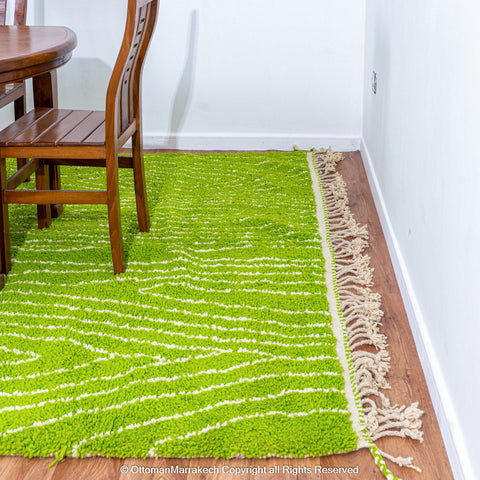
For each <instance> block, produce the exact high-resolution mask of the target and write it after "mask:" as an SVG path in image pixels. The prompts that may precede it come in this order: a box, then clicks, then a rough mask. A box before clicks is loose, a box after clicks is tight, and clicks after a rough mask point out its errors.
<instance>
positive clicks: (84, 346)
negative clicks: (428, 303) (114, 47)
mask: <svg viewBox="0 0 480 480" xmlns="http://www.w3.org/2000/svg"><path fill="white" fill-rule="evenodd" d="M309 155H310V157H309V160H308V161H307V154H306V153H305V152H283V153H279V152H275V153H242V154H213V153H212V154H181V153H178V154H155V155H147V156H146V171H147V172H148V174H147V177H148V180H147V183H148V194H149V204H150V213H151V218H152V227H151V230H150V232H149V233H139V232H138V227H137V222H136V212H135V202H134V196H133V180H132V173H131V172H130V171H127V170H121V172H120V182H121V198H122V202H121V203H122V223H123V234H124V241H125V252H126V259H127V268H128V270H127V272H126V273H125V274H122V275H119V276H116V277H115V276H114V275H113V273H112V266H111V257H110V245H109V236H108V224H107V216H106V208H105V207H104V206H85V205H76V206H65V210H64V213H63V214H62V216H61V218H59V219H56V220H54V221H53V222H52V226H51V227H50V228H49V229H46V230H42V231H39V230H37V228H36V211H35V207H32V206H25V205H13V206H10V218H11V238H12V257H13V259H14V262H13V268H12V271H11V273H10V274H9V275H8V277H7V278H6V285H5V288H4V289H3V291H1V292H0V455H23V456H27V457H38V456H41V457H47V456H56V457H57V458H59V459H60V458H63V457H64V456H74V457H83V456H87V455H103V456H116V457H122V458H123V457H147V456H158V457H201V456H206V457H222V458H231V457H234V456H245V457H255V458H259V457H266V456H279V457H305V456H321V455H327V454H332V453H339V452H350V451H354V450H357V449H359V448H364V447H367V448H370V449H371V451H372V453H374V456H375V457H376V461H377V462H378V463H379V464H380V465H381V468H382V470H384V464H383V462H382V460H381V459H380V457H379V454H378V452H377V451H376V450H375V447H374V445H373V442H372V437H373V436H372V434H371V432H369V431H368V430H367V428H366V423H365V414H366V413H368V411H364V410H363V408H362V401H361V395H360V393H361V392H359V390H358V388H357V384H356V380H355V378H356V377H355V372H356V367H355V364H354V362H353V361H352V354H351V351H350V348H349V340H348V335H347V328H346V324H345V319H344V318H343V315H342V312H341V308H340V299H339V289H338V287H337V279H336V275H337V274H336V271H335V262H334V260H335V256H334V248H333V246H332V244H331V242H330V238H329V236H330V233H329V225H328V221H327V219H326V218H325V217H322V214H323V212H325V209H328V208H330V207H329V205H328V201H326V200H325V192H324V191H323V192H322V191H320V189H319V186H318V182H319V177H318V176H317V173H316V171H314V169H313V161H312V158H313V156H312V155H311V154H309ZM317 163H318V162H317ZM93 172H94V173H93ZM103 182H104V174H103V172H102V171H101V170H99V171H98V172H97V171H92V169H82V168H62V188H64V189H68V188H69V186H70V188H85V189H101V188H103V187H104V185H103ZM312 184H313V186H314V188H312ZM27 188H28V185H27ZM315 189H316V190H317V191H316V192H315ZM322 232H323V234H322ZM385 472H386V474H389V473H388V472H387V471H386V470H385ZM385 472H384V473H385ZM391 478H394V477H393V476H392V477H391Z"/></svg>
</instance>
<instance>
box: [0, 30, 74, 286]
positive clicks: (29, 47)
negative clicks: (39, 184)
mask: <svg viewBox="0 0 480 480" xmlns="http://www.w3.org/2000/svg"><path fill="white" fill-rule="evenodd" d="M76 46H77V37H76V35H75V33H74V32H72V30H70V29H69V28H66V27H44V26H0V83H11V82H15V81H18V80H25V79H27V78H32V81H33V99H34V104H35V107H48V108H58V96H57V72H56V69H57V68H58V67H61V66H62V65H64V64H65V63H67V62H68V61H69V60H70V58H71V56H72V51H73V49H74V48H75V47H76ZM50 188H52V189H59V188H60V173H59V170H58V168H57V169H55V168H51V169H50ZM61 211H62V206H61V205H52V217H58V216H59V215H60V214H61ZM2 283H3V278H0V288H1V284H2Z"/></svg>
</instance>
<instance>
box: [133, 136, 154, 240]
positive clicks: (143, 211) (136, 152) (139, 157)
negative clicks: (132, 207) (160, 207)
mask: <svg viewBox="0 0 480 480" xmlns="http://www.w3.org/2000/svg"><path fill="white" fill-rule="evenodd" d="M132 157H133V179H134V183H135V201H136V204H137V218H138V227H139V229H140V231H141V232H148V231H149V230H150V214H149V212H148V202H147V188H146V186H145V167H144V165H143V142H142V132H141V130H140V129H139V128H138V127H137V131H136V132H135V133H134V134H133V136H132Z"/></svg>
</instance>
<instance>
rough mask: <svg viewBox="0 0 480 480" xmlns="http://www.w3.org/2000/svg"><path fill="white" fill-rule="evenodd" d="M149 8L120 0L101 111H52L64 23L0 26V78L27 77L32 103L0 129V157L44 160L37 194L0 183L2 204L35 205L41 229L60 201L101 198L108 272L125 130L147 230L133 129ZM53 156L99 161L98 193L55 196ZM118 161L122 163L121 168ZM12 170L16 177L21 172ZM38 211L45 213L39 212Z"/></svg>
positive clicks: (65, 44)
mask: <svg viewBox="0 0 480 480" xmlns="http://www.w3.org/2000/svg"><path fill="white" fill-rule="evenodd" d="M157 12H158V0H128V5H127V19H126V26H125V32H124V36H123V41H122V45H121V48H120V52H119V54H118V57H117V60H116V62H115V66H114V69H113V72H112V76H111V78H110V82H109V85H108V89H107V95H106V109H105V112H91V111H82V110H75V111H74V110H63V109H59V108H58V98H57V74H56V71H55V68H57V67H58V66H60V65H62V62H65V61H67V60H68V58H70V56H71V52H72V50H73V48H74V47H75V46H76V37H75V34H74V33H73V32H72V31H71V30H69V29H68V28H64V27H23V28H21V27H0V83H1V82H6V81H12V80H15V79H17V78H26V77H28V76H32V77H33V97H34V104H35V107H36V108H35V109H34V110H33V111H32V112H29V113H28V114H26V115H23V116H22V117H20V118H19V119H18V120H17V121H16V122H15V123H13V124H11V125H9V126H8V127H7V128H5V129H4V130H2V131H1V132H0V157H2V158H9V157H14V158H15V157H16V158H21V159H22V158H36V159H45V160H48V161H44V160H42V161H41V162H40V164H39V168H38V169H37V172H36V175H37V191H31V190H29V191H21V192H15V191H10V190H8V189H7V190H6V191H4V190H5V187H2V193H1V197H2V201H3V202H4V203H33V204H35V203H36V204H37V212H38V225H39V227H40V228H45V227H48V226H49V225H50V223H51V217H53V218H55V217H58V216H59V215H60V212H61V208H62V204H63V203H93V204H95V203H105V200H106V203H107V205H108V209H107V210H108V223H109V230H110V244H111V250H112V260H113V271H114V273H115V274H118V273H122V272H124V271H125V256H124V251H123V239H122V226H121V218H120V199H119V193H118V192H119V185H118V169H119V159H118V153H119V150H120V148H122V147H123V145H124V143H125V142H126V141H127V140H128V139H129V138H130V137H132V135H135V138H134V140H133V143H134V145H135V148H134V149H133V152H132V161H131V162H128V164H129V165H131V166H132V168H133V170H134V178H135V180H134V186H135V194H136V203H137V213H138V223H139V228H140V230H141V231H148V229H149V223H148V204H147V196H146V188H145V172H144V168H143V155H142V145H141V144H142V132H141V131H140V130H139V128H141V115H142V109H141V73H142V68H143V62H144V59H145V54H146V51H147V50H148V46H149V43H150V39H151V37H152V34H153V31H154V28H155V24H156V19H157ZM47 67H48V68H47ZM54 159H60V160H64V159H66V160H72V159H73V160H77V159H79V160H82V164H83V165H84V166H87V165H88V159H92V160H93V162H92V163H91V164H90V165H91V166H97V165H98V161H97V160H102V161H104V162H105V170H106V177H107V189H106V194H105V195H104V193H102V192H93V193H91V194H90V193H86V192H79V191H77V192H74V191H69V192H62V193H59V191H60V186H61V176H60V167H59V165H60V163H61V162H55V161H54ZM22 163H23V165H24V164H25V162H22ZM67 164H68V163H67ZM126 164H127V162H125V161H123V162H122V166H126ZM19 165H20V164H19ZM19 175H23V172H22V174H19ZM3 184H5V182H3ZM11 184H12V185H13V184H14V182H13V181H12V182H11ZM38 190H42V191H41V192H38ZM43 190H52V192H51V193H48V192H45V191H43ZM87 200H90V201H87ZM47 201H48V202H52V203H51V205H46V204H45V202H47ZM46 209H48V210H49V211H48V212H46ZM6 223H8V212H7V214H6V222H5V221H3V222H2V223H0V227H1V228H0V236H1V237H2V245H3V246H4V252H7V253H3V256H4V257H5V262H4V263H5V265H9V261H8V255H9V253H8V252H9V248H8V244H9V241H10V239H9V236H8V235H7V234H6V228H5V224H6ZM7 272H8V270H6V271H5V272H4V273H7Z"/></svg>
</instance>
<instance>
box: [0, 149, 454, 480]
mask: <svg viewBox="0 0 480 480" xmlns="http://www.w3.org/2000/svg"><path fill="white" fill-rule="evenodd" d="M345 157H346V158H345V160H344V161H343V162H341V163H340V165H339V170H340V173H341V174H342V175H343V178H344V179H345V181H346V183H347V185H348V191H349V198H350V204H351V205H350V206H351V209H352V212H353V213H354V215H355V217H356V219H357V221H359V222H360V223H366V224H367V225H368V228H369V232H370V248H369V251H368V253H369V255H370V256H371V264H372V266H373V267H374V268H375V272H374V282H375V290H376V291H378V292H379V293H381V295H382V297H383V311H384V312H385V317H384V321H383V329H382V331H383V332H384V333H385V334H386V335H387V337H388V341H389V345H390V347H389V352H390V355H391V358H392V369H391V372H390V375H389V381H390V383H391V385H392V390H391V391H388V392H387V394H388V396H389V397H390V398H391V399H392V401H393V402H394V403H399V404H401V403H402V404H403V403H405V404H409V403H412V402H414V401H418V402H419V403H420V407H421V408H422V409H423V410H424V411H425V414H424V416H423V419H422V420H423V430H424V434H425V441H424V442H423V444H420V443H419V442H416V441H413V440H408V439H407V440H404V439H397V438H389V439H383V440H381V441H379V442H378V446H379V447H380V448H382V449H383V450H385V451H387V452H389V453H391V454H394V455H403V456H410V455H412V456H413V457H414V459H415V461H416V463H417V464H418V465H420V466H421V468H422V470H423V473H422V474H419V473H417V472H415V471H413V470H410V469H407V468H403V469H402V468H400V467H398V466H396V465H391V463H390V462H388V461H387V463H388V464H389V466H390V467H391V468H392V469H393V471H394V472H395V473H397V474H398V475H400V476H401V477H402V478H403V480H437V479H439V480H453V476H452V473H451V469H450V466H449V463H448V459H447V456H446V452H445V448H444V445H443V441H442V438H441V435H440V431H439V428H438V424H437V421H436V418H435V414H434V411H433V407H432V404H431V401H430V395H429V393H428V389H427V386H426V383H425V379H424V375H423V371H422V368H421V365H420V361H419V358H418V355H417V352H416V349H415V344H414V340H413V337H412V334H411V331H410V327H409V324H408V319H407V317H406V314H405V309H404V306H403V302H402V299H401V296H400V291H399V289H398V285H397V282H396V279H395V273H394V271H393V267H392V264H391V261H390V257H389V254H388V250H387V245H386V242H385V238H384V235H383V232H382V228H381V225H380V222H379V219H378V215H377V212H376V210H375V205H374V202H373V198H372V195H371V192H370V189H369V185H368V181H367V177H366V174H365V171H364V168H363V164H362V160H361V157H360V153H359V152H354V153H347V154H345ZM50 462H51V460H50V459H32V460H31V459H23V458H16V457H0V478H2V479H3V478H6V479H7V478H8V479H11V480H24V479H27V478H31V479H33V478H35V479H37V478H38V479H40V478H41V479H48V480H60V479H61V480H100V479H102V480H107V479H108V480H138V479H142V480H150V479H151V480H154V479H155V480H158V479H162V480H170V479H172V480H217V479H218V480H220V479H221V480H254V479H255V480H269V479H272V480H273V479H276V480H278V479H280V480H294V479H295V480H313V479H315V480H316V479H319V478H322V479H324V480H325V479H328V480H384V477H383V476H382V474H381V473H380V472H379V470H378V469H377V468H376V466H375V464H374V462H373V459H372V457H371V455H370V453H369V452H368V451H366V450H362V451H359V452H354V453H349V454H345V455H335V456H330V457H323V458H320V459H318V458H312V459H265V460H255V459H243V460H240V459H234V460H221V459H220V460H214V459H191V460H186V459H179V460H176V459H159V460H153V459H148V460H142V459H127V460H120V459H106V458H88V459H67V460H65V461H64V462H62V463H60V464H57V465H56V466H55V467H53V468H50V469H49V468H48V465H49V463H50ZM122 465H127V467H129V468H131V467H132V466H134V465H138V466H142V467H145V468H150V467H168V466H175V465H178V466H183V467H188V466H190V467H194V466H202V467H214V466H217V467H218V468H219V470H220V473H208V474H201V475H199V474H188V475H186V474H178V475H173V474H158V473H136V474H135V473H132V472H131V471H130V472H129V473H127V474H122V473H121V472H120V467H121V466H122ZM316 465H321V466H324V467H344V468H348V467H351V468H355V467H357V466H358V471H359V473H358V474H328V475H327V474H325V475H323V476H322V477H320V476H319V475H315V474H314V473H309V472H308V469H311V470H312V472H314V468H315V466H316ZM224 466H226V467H261V468H266V471H267V473H265V474H263V473H261V474H258V475H253V474H251V473H250V474H245V475H239V474H234V473H223V472H222V468H223V467H224ZM276 466H278V467H279V473H269V469H270V468H274V467H276ZM293 468H296V469H297V470H292V469H293ZM2 475H3V476H2ZM33 475H36V476H33Z"/></svg>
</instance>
